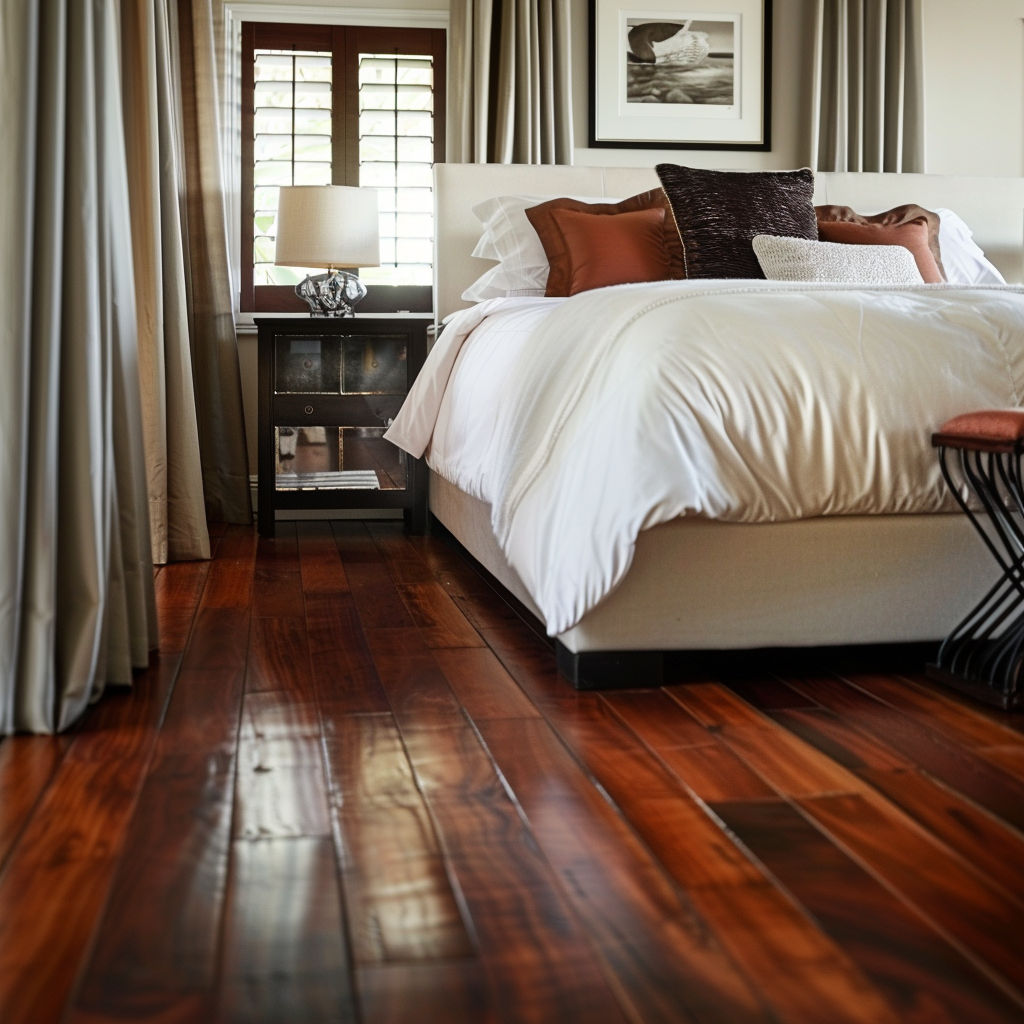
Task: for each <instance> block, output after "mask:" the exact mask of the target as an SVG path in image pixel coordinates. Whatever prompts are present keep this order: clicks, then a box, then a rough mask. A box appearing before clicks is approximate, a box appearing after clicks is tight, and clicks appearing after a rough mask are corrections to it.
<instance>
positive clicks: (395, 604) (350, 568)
mask: <svg viewBox="0 0 1024 1024" xmlns="http://www.w3.org/2000/svg"><path fill="white" fill-rule="evenodd" d="M345 573H346V575H347V576H348V585H349V589H350V590H351V592H352V599H353V601H354V602H355V605H356V608H357V609H358V611H359V620H360V622H361V623H362V625H363V629H393V628H397V627H400V626H413V625H415V623H414V621H413V619H412V616H410V614H409V612H408V610H407V609H406V606H405V603H404V602H403V601H402V598H401V596H400V595H399V593H398V591H397V590H396V589H395V584H394V581H393V580H392V579H391V574H390V573H389V572H388V570H387V567H386V566H385V565H384V563H383V562H381V563H370V562H355V563H353V564H349V563H346V564H345Z"/></svg>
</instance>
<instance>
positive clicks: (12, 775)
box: [0, 736, 68, 871]
mask: <svg viewBox="0 0 1024 1024" xmlns="http://www.w3.org/2000/svg"><path fill="white" fill-rule="evenodd" d="M67 746H68V741H67V739H66V738H64V737H60V736H8V737H6V738H5V739H3V740H0V871H3V866H4V861H5V860H6V859H7V855H8V853H10V851H11V850H12V849H13V848H14V844H15V843H16V842H17V840H18V836H19V835H20V834H21V830H22V829H23V828H24V827H25V823H26V822H27V821H28V819H29V817H30V816H31V814H32V811H33V810H34V808H35V806H36V803H37V802H38V801H39V798H40V797H41V796H42V794H43V792H44V791H45V790H46V787H47V786H48V785H49V784H50V780H51V779H52V778H53V776H54V773H55V772H56V771H57V767H58V766H59V765H60V761H61V758H62V757H63V756H64V752H65V751H66V750H67Z"/></svg>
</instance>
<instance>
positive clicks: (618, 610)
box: [430, 164, 1024, 686]
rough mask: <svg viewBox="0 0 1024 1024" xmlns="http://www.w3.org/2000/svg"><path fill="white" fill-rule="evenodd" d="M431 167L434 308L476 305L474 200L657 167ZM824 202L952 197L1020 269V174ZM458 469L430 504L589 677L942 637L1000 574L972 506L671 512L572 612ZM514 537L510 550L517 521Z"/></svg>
mask: <svg viewBox="0 0 1024 1024" xmlns="http://www.w3.org/2000/svg"><path fill="white" fill-rule="evenodd" d="M435 175H436V177H435V188H436V192H435V195H436V204H437V222H436V223H437V232H436V234H437V237H436V258H435V267H436V271H435V274H436V277H435V310H436V312H437V316H438V319H442V318H444V317H445V316H447V315H448V314H449V313H452V312H454V311H456V310H458V309H460V308H463V307H465V306H467V305H468V304H467V303H465V302H463V301H462V300H461V299H460V297H459V296H460V295H461V293H462V291H463V290H464V289H465V288H466V287H467V286H468V285H469V284H470V283H471V282H472V281H473V280H475V279H476V278H477V277H478V276H479V274H480V273H481V272H482V271H483V270H484V269H486V267H487V266H488V265H489V264H487V263H485V262H483V261H481V260H477V259H473V258H472V257H471V256H470V253H471V252H472V249H473V247H474V245H475V243H476V241H477V238H478V237H479V231H480V226H479V223H478V222H477V221H476V219H475V218H474V217H473V215H472V213H471V207H472V206H473V205H474V204H475V203H477V202H479V201H481V200H483V199H485V198H489V197H492V196H496V195H502V194H513V193H532V194H537V195H546V196H555V195H580V196H617V197H623V196H629V195H632V194H635V193H638V192H641V191H643V190H645V189H649V188H652V187H655V186H656V185H657V179H656V176H655V175H654V172H653V171H650V170H635V169H623V168H592V167H519V166H501V165H472V164H464V165H459V164H450V165H444V164H442V165H438V166H437V167H436V169H435ZM815 202H816V203H819V204H821V203H838V204H847V205H850V206H853V207H854V208H855V209H857V210H859V211H863V212H871V211H876V210H882V209H887V208H891V207H893V206H895V205H898V204H900V203H904V202H915V203H918V204H920V205H923V206H929V207H932V208H934V207H938V206H945V207H951V208H953V209H955V210H956V211H957V213H959V214H960V216H962V217H963V218H964V219H965V220H966V221H967V222H968V223H969V224H970V226H971V227H972V229H973V230H974V233H975V239H976V240H977V241H978V243H979V244H980V245H981V247H982V248H983V249H984V250H985V252H986V255H987V256H988V257H989V258H990V259H991V260H992V262H993V263H995V265H996V266H997V267H998V268H999V269H1000V270H1001V272H1002V273H1003V275H1004V276H1005V278H1006V280H1007V281H1008V282H1018V283H1019V282H1021V281H1022V279H1024V260H1022V241H1024V179H1019V178H998V179H963V178H949V177H940V176H929V175H875V174H863V175H859V174H821V175H819V176H818V178H817V181H816V190H815ZM627 287H634V286H627ZM652 287H654V286H652ZM605 291H617V289H612V290H608V289H606V290H605ZM570 301H573V300H570ZM736 301H737V302H738V301H739V300H738V299H737V300H736ZM982 301H983V300H982V299H981V298H979V299H978V300H977V303H978V304H981V303H982ZM972 302H973V300H969V302H968V305H971V304H972ZM1008 322H1009V323H1012V321H1008ZM1001 329H1002V330H1003V332H1004V333H1005V331H1006V330H1007V329H1008V328H1007V327H1006V325H1003V327H1002V328H1001ZM442 337H444V336H443V335H442ZM439 344H440V342H439ZM1003 401H1004V402H1005V401H1007V400H1006V399H1004V400H1003ZM1014 404H1018V403H1016V402H1015V403H1014ZM958 411H962V410H958ZM934 425H935V426H937V425H938V424H934ZM446 475H447V476H448V477H449V478H450V477H452V476H453V475H454V474H452V473H450V472H449V473H447V474H446ZM446 475H442V474H440V473H436V472H432V473H431V479H430V509H431V512H432V514H433V515H434V516H435V517H436V519H437V520H438V521H439V522H440V523H441V524H442V525H443V526H444V527H445V528H446V529H447V530H448V531H450V532H451V534H452V535H454V537H455V538H456V539H457V540H458V541H459V542H460V543H461V544H462V545H463V546H464V547H465V548H466V549H467V550H468V551H469V553H470V554H471V555H472V556H473V557H474V558H476V559H477V560H478V561H479V562H480V563H481V564H482V565H483V567H484V568H485V569H487V570H488V571H489V572H490V573H491V574H492V575H493V576H494V577H496V578H497V579H498V580H499V581H500V582H501V583H502V584H503V585H504V586H505V587H506V588H507V589H508V590H509V591H511V593H513V594H514V595H515V596H516V597H517V598H518V599H519V600H520V601H522V602H523V604H524V605H526V607H527V608H529V609H530V610H531V611H533V612H534V613H535V614H537V615H538V617H539V618H541V620H542V621H544V622H545V623H546V624H547V626H548V629H549V632H551V633H552V634H553V635H554V636H555V638H556V642H557V648H558V654H559V665H560V667H561V668H562V670H563V671H564V672H565V674H566V675H567V676H568V677H569V678H570V679H571V681H572V682H573V683H574V684H575V685H577V686H600V685H608V684H611V683H623V682H630V681H633V680H636V679H640V678H642V679H643V680H644V681H645V682H646V683H647V684H653V683H655V682H656V681H657V674H658V672H659V671H660V665H661V654H662V653H663V652H665V651H677V650H718V649H736V648H761V647H803V646H820V645H846V644H868V643H870V644H878V643H900V642H910V641H931V640H937V639H939V638H941V637H942V636H943V635H945V633H946V632H948V630H949V629H950V628H951V627H952V626H953V625H954V624H955V622H956V621H957V619H958V618H959V617H960V616H962V615H963V613H964V612H965V611H966V610H967V609H968V608H970V607H971V606H972V604H973V603H974V602H975V601H976V600H977V599H978V598H979V597H980V596H981V594H982V593H983V592H984V590H985V589H987V587H988V586H990V585H991V583H992V581H993V580H994V578H995V575H996V574H995V572H994V570H993V567H992V564H991V558H990V556H989V555H988V553H987V552H986V551H985V549H984V548H983V547H982V545H981V544H980V543H979V542H978V539H977V537H976V535H975V534H974V533H973V531H972V529H971V527H970V525H969V523H968V522H967V521H966V519H965V517H963V516H962V515H961V514H960V513H956V512H949V511H945V509H946V508H947V507H951V506H947V505H945V504H943V503H942V502H941V501H938V503H937V504H934V507H933V508H931V510H930V511H929V512H928V513H926V514H922V513H914V512H899V513H891V514H890V513H881V514H879V513H870V514H856V513H854V514H849V513H848V511H846V510H840V511H844V513H845V514H814V513H813V511H812V514H809V515H802V516H800V517H798V518H792V517H790V516H788V515H783V516H780V517H779V518H781V519H783V520H785V521H775V522H763V521H759V522H743V521H723V520H722V519H721V518H712V517H711V516H709V515H707V514H686V515H675V516H672V517H671V518H670V519H668V521H665V522H661V523H658V524H657V525H653V526H650V527H649V528H644V529H642V530H641V531H640V532H639V535H638V536H637V537H636V540H635V547H634V546H633V545H632V544H630V546H629V556H630V557H629V558H627V559H625V560H623V559H622V558H621V557H619V558H618V563H619V565H618V568H616V567H614V566H613V567H612V570H610V572H611V576H609V579H610V578H611V577H614V580H613V583H612V585H611V586H605V587H603V588H602V591H601V592H600V593H599V596H598V599H597V600H596V601H595V600H589V599H588V600H587V601H585V602H584V603H583V604H582V605H578V606H577V609H576V612H577V613H576V614H574V613H573V612H572V609H570V610H568V611H562V610H560V609H559V605H558V601H557V600H552V599H551V597H550V595H546V594H544V595H542V590H543V588H542V587H540V586H539V585H538V581H537V580H536V579H533V578H531V577H530V573H529V572H528V571H526V570H524V571H523V572H522V573H520V572H517V571H516V569H514V568H513V567H512V565H510V564H509V559H508V558H507V557H506V554H505V551H503V547H502V543H501V542H499V539H498V537H497V536H496V534H495V529H494V519H495V517H494V515H493V514H492V513H493V512H494V509H492V507H491V505H490V503H488V502H487V501H486V500H483V498H482V497H481V496H479V495H474V494H472V493H469V490H472V488H469V489H468V490H464V489H460V487H458V486H455V484H453V483H451V482H450V481H449V479H446ZM897 504H898V503H897ZM806 507H808V508H811V509H814V508H815V506H814V503H813V501H811V502H810V503H809V504H807V506H806ZM856 507H857V506H856V503H854V504H853V505H851V506H850V508H854V509H855V508H856ZM769 514H771V513H769ZM497 518H498V520H499V521H500V520H501V514H500V509H499V515H498V517H497ZM734 518H738V519H740V520H741V519H742V516H739V517H734ZM532 529H536V528H535V527H532ZM499 532H500V531H499ZM503 541H504V543H505V550H508V543H509V542H508V535H507V530H506V532H505V533H504V534H503ZM623 561H625V563H628V568H626V569H625V570H623V569H622V563H623ZM521 564H523V565H525V564H526V563H525V562H521ZM606 575H608V574H607V573H606ZM524 576H526V577H527V579H528V580H529V582H528V583H527V582H524V578H523V577H524ZM580 608H583V609H584V610H583V613H582V614H578V612H579V609H580Z"/></svg>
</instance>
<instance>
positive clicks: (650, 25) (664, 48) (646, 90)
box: [624, 14, 737, 107]
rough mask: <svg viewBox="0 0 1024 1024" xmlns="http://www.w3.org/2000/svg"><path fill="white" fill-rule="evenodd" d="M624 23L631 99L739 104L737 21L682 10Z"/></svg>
mask: <svg viewBox="0 0 1024 1024" xmlns="http://www.w3.org/2000/svg"><path fill="white" fill-rule="evenodd" d="M625 25H626V38H625V40H624V44H625V46H624V49H625V61H626V101H627V102H628V103H661V104H688V105H702V106H719V107H725V106H733V105H734V104H735V103H736V66H735V60H736V45H737V39H736V35H737V32H736V29H737V25H736V22H735V21H733V20H732V19H729V20H715V21H708V20H704V21H701V20H698V19H696V18H692V17H686V16H685V15H683V14H681V15H679V16H678V17H671V18H664V17H659V18H658V19H657V20H654V19H651V18H627V19H626V23H625Z"/></svg>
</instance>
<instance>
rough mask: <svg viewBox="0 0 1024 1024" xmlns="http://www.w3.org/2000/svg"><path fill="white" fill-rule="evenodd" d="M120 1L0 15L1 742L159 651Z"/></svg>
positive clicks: (121, 678) (48, 719) (83, 699)
mask: <svg viewBox="0 0 1024 1024" xmlns="http://www.w3.org/2000/svg"><path fill="white" fill-rule="evenodd" d="M119 55H120V54H119V42H118V24H117V12H116V7H115V6H114V4H112V3H104V2H97V0H50V2H48V3H45V4H36V3H5V4H2V5H0V82H2V89H0V124H2V126H3V127H2V131H3V145H2V146H0V180H3V182H4V188H3V189H2V190H0V261H2V263H3V267H2V272H0V308H2V309H3V311H4V316H3V318H2V320H0V480H2V481H3V484H2V489H0V610H2V611H0V734H3V733H9V732H12V731H14V730H18V729H23V730H29V731H33V732H51V731H53V730H56V729H63V728H65V727H66V726H68V725H69V724H70V723H71V722H73V721H74V720H75V718H76V717H78V715H80V714H81V713H82V711H83V710H84V709H85V707H86V705H87V704H88V702H89V701H90V700H91V699H93V698H95V697H97V696H98V695H99V694H100V693H101V692H102V690H103V688H104V684H105V683H106V682H119V683H128V682H130V681H131V672H132V668H133V667H139V666H143V665H145V664H146V663H147V661H148V652H149V650H150V648H151V647H152V646H154V645H155V643H156V616H155V606H154V597H153V572H152V567H151V564H150V538H149V514H148V508H147V505H148V501H147V495H146V482H145V466H144V461H143V450H142V444H141V437H142V411H141V405H140V397H139V367H138V363H137V346H136V340H135V332H136V320H135V291H134V280H133V267H132V258H131V252H132V237H131V227H130V224H129V190H128V180H127V167H126V161H125V147H124V135H123V132H122V108H121V83H120V77H119V76H120V72H119Z"/></svg>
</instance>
